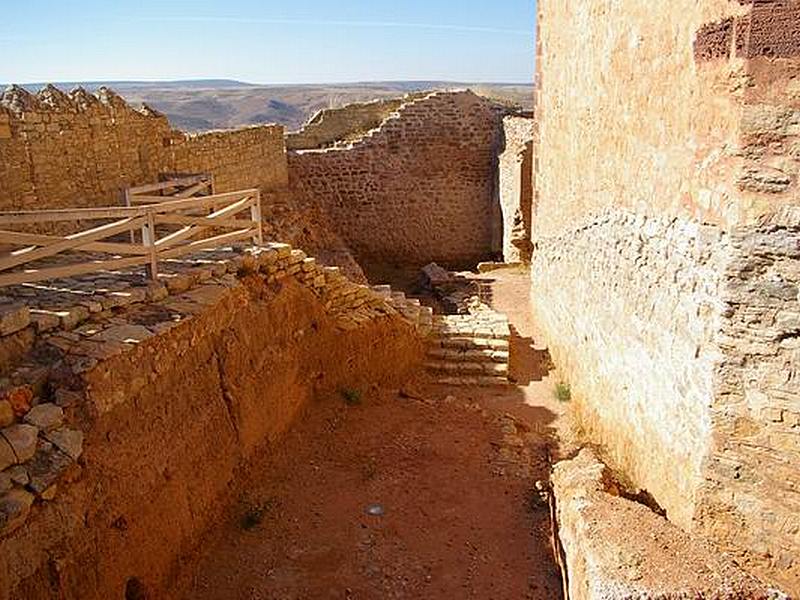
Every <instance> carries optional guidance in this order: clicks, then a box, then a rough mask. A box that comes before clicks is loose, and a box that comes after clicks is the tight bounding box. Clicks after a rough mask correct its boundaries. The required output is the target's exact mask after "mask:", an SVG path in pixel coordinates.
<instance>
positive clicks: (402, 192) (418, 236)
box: [289, 92, 501, 265]
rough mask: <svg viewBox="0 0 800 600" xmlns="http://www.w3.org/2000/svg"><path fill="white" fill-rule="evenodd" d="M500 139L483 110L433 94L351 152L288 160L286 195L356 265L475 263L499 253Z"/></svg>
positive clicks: (495, 117)
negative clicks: (323, 221)
mask: <svg viewBox="0 0 800 600" xmlns="http://www.w3.org/2000/svg"><path fill="white" fill-rule="evenodd" d="M500 130H501V114H500V113H499V112H498V110H497V109H496V108H495V106H494V105H492V104H491V103H490V102H489V101H487V100H484V99H482V98H479V97H478V96H476V95H475V94H473V93H472V92H458V93H434V94H431V95H430V96H428V97H426V98H424V99H421V100H417V101H415V102H412V103H410V104H407V105H406V106H405V107H403V108H402V109H400V111H399V114H398V116H396V117H390V118H389V119H388V120H387V121H385V122H384V124H383V125H382V127H381V129H380V130H378V131H376V132H373V133H371V134H369V135H368V136H367V137H366V138H364V139H362V140H360V141H358V142H355V143H354V144H352V146H349V147H345V148H335V149H330V150H324V151H306V152H290V153H289V175H290V177H289V179H290V186H291V188H292V191H293V192H294V193H295V194H296V195H297V196H298V197H302V198H304V199H305V200H306V201H308V202H311V203H316V204H318V205H319V206H321V207H322V209H323V210H324V211H325V212H326V213H327V214H328V215H329V216H330V218H331V220H332V222H333V225H334V227H335V228H336V230H337V232H338V233H339V234H340V235H341V236H342V237H343V238H344V240H345V242H346V243H347V244H348V245H349V246H350V247H351V248H352V249H353V251H354V252H355V253H356V256H357V257H358V258H359V262H361V263H362V264H367V265H369V264H370V263H375V264H380V263H384V264H385V263H394V264H406V265H408V264H425V263H427V262H431V261H438V262H442V263H444V264H452V265H464V264H470V263H475V262H477V261H480V260H482V259H485V258H487V257H489V256H490V255H491V254H492V252H493V251H494V250H496V248H494V247H493V232H492V223H493V221H494V220H495V214H496V210H497V206H496V205H497V198H496V182H495V178H496V168H497V158H496V153H497V145H498V140H499V133H500Z"/></svg>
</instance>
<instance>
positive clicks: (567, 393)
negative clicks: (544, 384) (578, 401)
mask: <svg viewBox="0 0 800 600" xmlns="http://www.w3.org/2000/svg"><path fill="white" fill-rule="evenodd" d="M555 395H556V400H558V401H559V402H569V401H570V400H572V390H571V389H570V387H569V384H568V383H564V382H563V381H560V382H559V383H557V384H556V389H555Z"/></svg>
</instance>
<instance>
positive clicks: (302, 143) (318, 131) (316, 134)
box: [286, 92, 427, 150]
mask: <svg viewBox="0 0 800 600" xmlns="http://www.w3.org/2000/svg"><path fill="white" fill-rule="evenodd" d="M426 95H427V93H424V92H423V93H416V94H408V95H406V96H404V97H402V98H392V99H390V100H374V101H372V102H362V103H353V104H348V105H347V106H343V107H341V108H331V109H327V110H321V111H319V112H318V113H317V114H315V115H314V116H313V117H311V119H310V120H309V121H308V123H306V124H305V125H304V126H303V128H302V129H301V130H300V131H296V132H293V133H289V134H287V135H286V148H287V149H289V150H309V149H312V148H325V147H328V146H332V145H334V144H336V143H337V142H347V141H351V142H352V141H355V140H357V139H358V138H360V137H362V136H363V135H364V134H366V133H367V132H368V131H370V130H372V129H377V128H378V127H380V125H381V123H383V121H384V120H385V119H386V118H387V117H388V116H389V115H391V114H392V113H394V112H396V111H397V110H398V109H399V108H400V107H401V106H403V104H406V103H407V102H410V101H412V100H415V99H417V98H422V97H423V96H426Z"/></svg>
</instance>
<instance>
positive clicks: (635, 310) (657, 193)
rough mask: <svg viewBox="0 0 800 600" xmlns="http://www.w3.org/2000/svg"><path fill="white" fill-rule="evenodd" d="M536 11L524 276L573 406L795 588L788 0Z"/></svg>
mask: <svg viewBox="0 0 800 600" xmlns="http://www.w3.org/2000/svg"><path fill="white" fill-rule="evenodd" d="M538 10H539V28H540V35H539V49H538V54H539V61H538V67H537V68H538V70H539V78H538V90H537V103H536V120H537V123H536V131H535V139H536V141H535V143H536V149H535V168H534V184H535V188H536V189H535V198H534V204H535V212H534V217H533V229H534V245H535V249H534V253H533V264H532V278H533V297H534V303H535V313H536V318H537V320H538V322H539V324H540V326H541V328H542V330H543V331H544V333H545V336H546V338H547V341H548V343H549V345H550V348H551V352H552V354H553V356H554V358H555V361H556V364H557V366H558V367H559V369H560V371H561V373H562V376H563V378H564V379H565V380H568V381H569V382H570V384H571V386H572V392H573V405H574V409H575V413H576V415H577V416H578V419H579V423H580V424H581V425H582V426H583V428H584V429H585V431H586V434H587V436H588V437H589V438H590V439H592V440H594V441H597V442H601V443H602V444H603V446H604V447H605V453H606V458H608V459H609V460H610V461H611V462H612V463H613V464H614V466H615V467H617V468H619V469H620V470H621V471H622V472H624V473H625V474H626V475H627V476H628V477H629V478H630V479H631V480H632V481H633V483H634V484H635V485H638V486H639V487H642V488H645V489H647V490H648V491H649V492H650V493H652V494H653V496H654V497H655V498H656V500H657V501H658V502H659V503H660V504H661V505H662V506H663V508H665V509H666V511H667V515H668V517H669V518H670V520H672V521H673V522H675V523H676V524H678V525H680V526H681V527H683V528H685V529H691V530H696V531H700V532H704V533H707V534H708V535H709V536H710V537H711V538H712V539H713V540H714V541H715V542H716V543H717V544H718V545H719V546H720V547H721V548H722V549H724V550H726V551H729V552H732V553H734V554H736V555H737V556H738V557H739V559H740V560H741V562H743V563H745V564H747V565H748V567H749V568H751V569H752V570H754V571H755V572H757V573H758V574H760V575H762V576H764V577H766V578H768V579H771V580H773V581H776V582H778V583H779V584H781V585H783V586H785V587H787V588H788V589H789V590H790V591H792V590H798V589H800V567H798V562H797V559H796V558H795V557H797V556H800V537H798V532H799V531H800V524H799V523H798V522H797V517H796V515H797V511H798V506H800V504H799V503H800V478H799V477H798V475H797V474H798V473H800V449H798V447H797V445H796V443H797V439H798V437H800V425H796V424H795V422H796V418H795V415H796V414H797V409H798V407H800V387H798V384H797V381H796V377H795V376H794V371H795V366H794V365H796V364H797V358H798V355H797V351H796V350H795V348H794V340H795V337H796V330H797V325H796V318H797V316H796V315H797V312H796V311H797V297H798V296H797V294H798V292H797V287H796V278H797V272H798V269H799V268H800V256H799V255H798V253H797V241H798V239H797V224H796V220H795V217H794V216H793V215H794V214H795V212H794V211H796V208H795V207H796V206H797V205H798V204H800V196H798V167H799V166H800V165H798V162H797V158H798V154H797V148H796V146H797V143H796V142H797V135H798V133H799V132H800V130H798V123H800V117H798V115H800V113H799V112H798V109H799V108H800V92H798V88H797V86H796V84H795V83H794V81H796V76H797V73H798V71H799V70H800V60H798V57H799V56H800V51H797V48H798V47H800V44H796V43H795V42H793V41H792V40H795V41H796V40H797V39H798V38H797V36H798V35H800V3H798V2H796V1H774V2H770V1H765V2H744V1H742V2H728V1H727V0H704V1H702V2H695V1H694V0H679V1H677V2H672V3H662V4H659V5H658V6H655V5H653V4H652V3H648V2H643V1H640V0H628V1H626V2H624V3H623V5H621V6H620V5H619V4H618V3H612V2H611V1H610V0H591V1H588V2H569V3H562V2H540V3H539V8H538ZM776 31H780V33H779V34H778V33H776ZM578 46H580V47H581V48H584V49H585V51H582V52H575V51H574V49H575V48H576V47H578ZM643 65H647V68H644V67H643Z"/></svg>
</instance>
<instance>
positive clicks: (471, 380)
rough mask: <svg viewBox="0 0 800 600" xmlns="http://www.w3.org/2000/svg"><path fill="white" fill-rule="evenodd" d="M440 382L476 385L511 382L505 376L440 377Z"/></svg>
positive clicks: (498, 384) (486, 385) (500, 384)
mask: <svg viewBox="0 0 800 600" xmlns="http://www.w3.org/2000/svg"><path fill="white" fill-rule="evenodd" d="M438 383H441V384H443V385H468V386H476V387H489V386H494V385H497V386H507V385H511V383H510V382H509V381H508V379H506V378H505V377H488V376H483V377H459V376H455V377H440V378H439V379H438Z"/></svg>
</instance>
